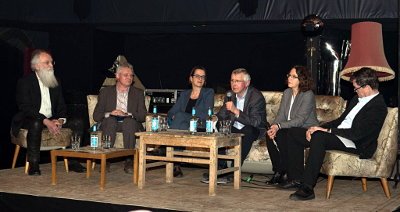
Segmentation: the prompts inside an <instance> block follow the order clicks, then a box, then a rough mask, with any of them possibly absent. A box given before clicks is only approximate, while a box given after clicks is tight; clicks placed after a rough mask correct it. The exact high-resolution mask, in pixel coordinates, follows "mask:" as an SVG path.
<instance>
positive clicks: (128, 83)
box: [93, 63, 147, 173]
mask: <svg viewBox="0 0 400 212" xmlns="http://www.w3.org/2000/svg"><path fill="white" fill-rule="evenodd" d="M115 76H116V80H117V83H116V85H115V86H111V87H106V88H103V89H101V90H100V94H99V96H98V102H97V105H96V107H95V109H94V112H93V119H94V120H95V121H96V122H98V123H101V124H100V129H101V130H102V131H103V135H110V137H111V145H112V146H113V145H114V143H115V137H116V132H122V134H123V140H124V148H126V149H133V148H135V142H136V140H135V132H140V131H143V130H144V129H143V125H142V123H143V122H144V121H145V118H146V113H147V111H146V107H145V104H144V91H143V90H141V89H138V88H135V87H133V85H132V84H133V78H134V74H133V68H132V65H131V64H129V63H126V64H120V65H119V66H118V67H117V70H116V73H115ZM124 171H125V172H126V173H132V160H131V159H130V158H128V159H127V160H126V162H125V167H124Z"/></svg>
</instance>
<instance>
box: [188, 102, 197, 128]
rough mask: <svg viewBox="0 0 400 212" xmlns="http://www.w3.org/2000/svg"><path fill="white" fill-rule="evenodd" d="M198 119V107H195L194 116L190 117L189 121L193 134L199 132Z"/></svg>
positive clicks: (193, 109)
mask: <svg viewBox="0 0 400 212" xmlns="http://www.w3.org/2000/svg"><path fill="white" fill-rule="evenodd" d="M197 120H198V118H197V117H196V109H195V108H194V107H193V108H192V117H191V118H190V123H189V132H190V134H192V135H193V134H195V133H196V132H197Z"/></svg>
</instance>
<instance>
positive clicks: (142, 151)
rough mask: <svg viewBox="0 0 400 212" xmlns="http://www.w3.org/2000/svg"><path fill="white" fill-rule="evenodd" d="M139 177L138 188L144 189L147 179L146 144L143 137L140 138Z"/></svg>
mask: <svg viewBox="0 0 400 212" xmlns="http://www.w3.org/2000/svg"><path fill="white" fill-rule="evenodd" d="M139 142H140V143H139V179H138V188H139V189H143V186H144V184H145V179H146V159H145V158H146V144H145V141H144V139H143V138H142V137H140V139H139Z"/></svg>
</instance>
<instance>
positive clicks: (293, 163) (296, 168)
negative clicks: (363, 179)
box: [288, 128, 359, 188]
mask: <svg viewBox="0 0 400 212" xmlns="http://www.w3.org/2000/svg"><path fill="white" fill-rule="evenodd" d="M306 131H307V129H303V128H291V129H290V130H289V131H288V139H289V142H288V153H289V154H288V156H289V158H288V159H289V160H288V177H289V179H292V180H298V181H301V182H303V183H304V184H305V185H307V186H309V187H310V188H312V187H314V186H315V184H316V183H317V179H318V175H319V172H320V169H321V166H322V163H323V161H324V157H325V152H326V150H341V151H345V152H349V153H354V154H359V153H358V150H357V149H353V148H347V147H346V146H345V145H344V144H343V143H342V142H341V141H340V139H339V138H338V137H336V136H335V135H334V134H331V133H327V132H322V131H317V132H314V133H313V134H312V137H311V141H310V142H309V141H307V140H306ZM305 147H310V150H309V155H308V158H307V160H306V165H305V166H304V148H305Z"/></svg>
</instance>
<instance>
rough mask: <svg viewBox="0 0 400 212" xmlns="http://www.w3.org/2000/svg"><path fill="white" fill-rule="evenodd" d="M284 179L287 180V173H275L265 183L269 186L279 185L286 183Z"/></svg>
mask: <svg viewBox="0 0 400 212" xmlns="http://www.w3.org/2000/svg"><path fill="white" fill-rule="evenodd" d="M284 178H287V175H286V173H284V172H275V173H274V175H273V176H272V178H271V179H270V180H267V181H266V182H265V183H266V184H268V185H277V184H280V183H283V182H286V180H285V179H284Z"/></svg>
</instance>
